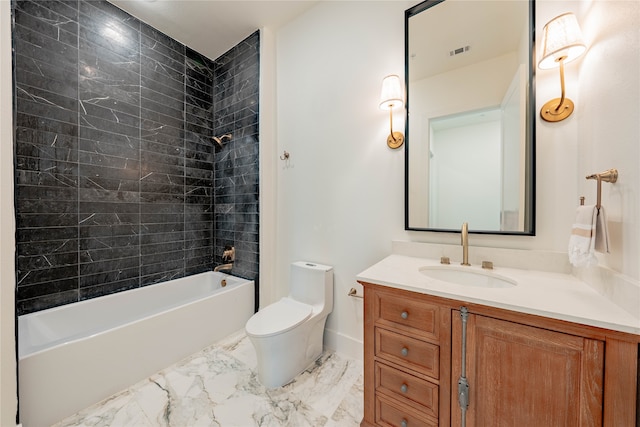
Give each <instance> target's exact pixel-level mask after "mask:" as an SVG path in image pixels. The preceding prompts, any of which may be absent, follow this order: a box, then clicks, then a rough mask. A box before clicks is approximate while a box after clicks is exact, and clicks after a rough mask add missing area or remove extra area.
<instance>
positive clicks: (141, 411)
mask: <svg viewBox="0 0 640 427" xmlns="http://www.w3.org/2000/svg"><path fill="white" fill-rule="evenodd" d="M255 366H256V356H255V351H254V350H253V347H252V345H251V342H250V341H249V339H248V338H247V337H246V335H245V334H244V332H243V331H241V332H238V333H235V334H232V335H231V336H229V337H227V338H226V339H224V340H222V341H221V342H219V343H217V344H215V345H213V346H211V347H208V348H206V349H204V350H203V351H201V352H199V353H196V354H194V355H193V356H191V357H189V358H187V359H185V360H183V361H182V362H180V363H178V364H176V365H174V366H172V367H169V368H167V369H165V370H163V371H161V372H159V373H158V374H156V375H153V376H151V377H150V378H148V379H147V380H145V381H141V382H140V383H138V384H135V385H133V386H132V387H130V388H129V389H127V390H124V391H122V392H120V393H118V394H116V395H114V396H112V397H110V398H109V399H106V400H104V401H103V402H100V403H98V404H96V405H94V406H92V407H90V408H87V409H85V410H83V411H81V412H79V413H77V414H75V415H73V416H71V417H69V418H67V419H65V420H63V421H61V422H59V423H58V424H56V425H55V426H56V427H69V426H94V427H100V426H113V427H144V426H149V427H151V426H223V427H227V426H239V427H249V426H264V427H267V426H268V427H277V426H295V427H303V426H327V427H356V426H359V424H360V421H361V420H362V414H363V410H364V408H363V389H364V386H363V376H362V370H363V365H362V362H361V361H356V360H352V359H347V358H344V357H342V356H340V355H337V354H335V353H332V352H325V354H323V356H322V357H321V358H320V359H319V360H318V361H317V362H316V364H315V365H314V366H312V367H311V368H309V369H307V370H306V371H304V372H303V373H301V374H300V375H298V376H297V377H296V378H295V379H294V380H293V381H292V382H291V383H289V384H287V385H285V386H284V387H281V388H276V389H270V390H269V389H265V388H264V386H262V385H261V384H260V383H259V381H258V379H257V374H256V370H255Z"/></svg>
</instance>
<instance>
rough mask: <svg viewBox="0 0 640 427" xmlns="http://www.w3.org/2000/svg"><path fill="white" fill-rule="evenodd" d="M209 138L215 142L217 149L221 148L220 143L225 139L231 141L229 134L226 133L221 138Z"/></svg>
mask: <svg viewBox="0 0 640 427" xmlns="http://www.w3.org/2000/svg"><path fill="white" fill-rule="evenodd" d="M211 138H212V139H213V140H214V141H215V143H216V144H218V147H220V148H222V147H223V144H222V141H224V139H225V138H226V139H231V134H230V133H226V134H224V135H222V136H212V137H211Z"/></svg>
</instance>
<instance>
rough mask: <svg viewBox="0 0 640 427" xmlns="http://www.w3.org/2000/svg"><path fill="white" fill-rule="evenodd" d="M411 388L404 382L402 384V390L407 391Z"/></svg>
mask: <svg viewBox="0 0 640 427" xmlns="http://www.w3.org/2000/svg"><path fill="white" fill-rule="evenodd" d="M408 390H409V387H408V386H407V385H406V384H402V385H401V386H400V391H401V392H403V393H406V392H407V391H408Z"/></svg>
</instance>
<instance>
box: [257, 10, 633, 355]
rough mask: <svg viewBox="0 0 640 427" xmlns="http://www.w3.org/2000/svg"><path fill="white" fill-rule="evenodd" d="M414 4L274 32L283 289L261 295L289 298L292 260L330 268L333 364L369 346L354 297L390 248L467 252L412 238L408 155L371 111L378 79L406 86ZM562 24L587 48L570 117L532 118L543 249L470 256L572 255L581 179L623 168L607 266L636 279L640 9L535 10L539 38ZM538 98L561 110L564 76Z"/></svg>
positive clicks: (505, 242) (335, 13)
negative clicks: (573, 21) (407, 32)
mask: <svg viewBox="0 0 640 427" xmlns="http://www.w3.org/2000/svg"><path fill="white" fill-rule="evenodd" d="M415 3H416V2H415V1H412V2H395V1H394V2H391V1H354V2H348V1H340V2H321V3H319V4H318V6H316V7H314V8H313V9H311V10H309V11H308V12H307V13H305V14H303V15H302V16H300V17H299V18H297V19H296V20H295V21H293V22H292V23H290V24H289V25H287V26H286V27H284V28H283V29H281V30H280V31H278V33H277V67H278V71H277V75H278V79H277V97H278V101H277V105H278V110H277V114H278V122H277V123H278V126H277V127H278V131H277V139H278V151H279V152H280V153H281V152H282V151H283V150H287V151H289V152H290V153H291V159H290V161H289V162H279V165H278V170H277V174H278V179H277V182H278V196H277V197H278V200H277V212H278V231H277V236H276V238H277V251H276V255H274V256H273V258H272V259H270V260H269V262H275V263H276V269H277V271H276V276H277V279H276V282H275V283H274V284H266V283H263V284H262V285H263V286H275V288H276V289H277V291H276V292H275V294H274V295H278V296H282V295H284V294H285V293H286V289H287V280H288V264H289V263H290V262H291V261H294V260H297V259H309V260H313V261H318V262H322V263H325V264H329V265H333V266H334V267H335V291H336V293H335V308H334V313H333V314H332V315H331V316H330V318H329V322H328V330H329V331H328V332H329V338H330V344H332V345H334V346H336V347H338V350H339V351H345V352H349V349H351V348H352V347H351V346H350V345H348V343H350V342H356V341H358V340H360V339H361V337H362V332H361V331H362V306H361V303H360V302H359V300H355V299H352V298H349V297H347V295H346V294H347V292H348V290H349V288H351V287H352V286H355V287H356V288H357V289H358V290H360V287H359V286H357V285H356V284H355V276H356V275H357V273H359V272H360V271H362V270H363V269H364V268H366V267H367V266H369V265H371V264H373V263H375V262H377V261H378V260H380V259H381V258H383V257H384V256H386V255H388V254H389V252H390V241H391V240H393V239H399V240H412V241H429V242H443V243H455V244H457V243H458V241H459V236H458V235H457V234H448V233H423V232H407V231H405V230H404V228H403V224H404V197H403V193H404V188H403V186H404V185H403V184H404V183H403V179H404V158H403V156H404V149H403V148H401V149H399V150H395V151H392V150H390V149H388V148H387V147H386V144H385V140H386V135H387V133H388V121H387V116H386V115H385V114H384V112H382V111H381V110H379V109H378V107H377V105H378V95H379V91H380V84H381V81H382V78H383V77H384V76H385V75H387V74H390V73H396V74H400V75H402V74H403V70H404V52H403V35H404V32H403V31H404V14H403V12H404V10H405V9H406V8H408V7H410V6H412V5H413V4H415ZM565 11H574V12H576V14H577V15H578V18H579V20H580V22H581V25H582V27H583V31H584V32H585V36H586V38H587V39H588V42H589V43H591V47H590V49H589V51H588V52H587V53H586V54H585V55H584V56H583V58H581V59H579V60H577V61H576V62H575V63H573V64H569V65H567V67H566V78H567V94H568V96H569V97H571V98H572V99H573V100H574V101H575V102H576V112H575V113H574V114H573V116H571V117H570V118H568V119H567V120H565V121H563V122H560V123H546V122H542V121H541V120H540V119H539V118H538V119H537V138H536V141H537V147H536V150H537V171H536V174H537V184H536V185H537V188H536V236H533V237H530V236H529V237H527V236H488V235H472V236H471V238H470V240H471V244H472V245H480V246H495V247H504V248H524V249H543V250H553V251H563V252H564V251H566V248H567V243H568V238H569V232H570V228H571V224H572V223H573V220H574V215H575V208H576V206H577V204H578V197H579V196H580V195H581V194H583V193H584V194H585V195H586V196H587V197H590V198H593V197H595V184H594V182H593V181H589V182H586V181H585V180H584V176H585V175H586V174H588V173H592V172H598V171H600V170H604V169H607V168H609V167H617V168H618V169H619V170H620V174H621V175H620V181H619V183H618V184H616V187H615V190H614V189H613V188H614V187H610V188H608V189H606V190H605V192H604V194H603V204H605V206H607V208H608V211H607V212H608V213H609V217H610V225H611V228H612V233H613V236H612V242H611V243H612V246H613V248H612V253H611V255H609V256H606V257H603V260H602V263H603V264H604V265H608V266H610V267H612V268H614V269H616V270H618V271H619V272H621V273H624V274H626V275H628V276H630V277H632V278H634V279H635V280H637V279H638V278H639V277H640V273H639V270H638V269H639V267H638V262H637V260H638V259H640V254H639V250H638V243H637V242H638V227H639V226H638V212H639V210H638V203H639V202H638V196H637V194H639V190H640V188H639V187H640V182H639V179H638V165H639V161H640V156H639V155H638V141H639V140H640V138H639V137H638V132H639V130H638V122H639V121H638V117H639V114H638V111H639V106H638V99H640V98H639V96H638V75H639V66H638V50H639V48H640V44H639V42H638V31H637V28H639V25H638V3H637V2H630V1H617V2H616V1H608V0H597V1H594V0H584V1H578V2H559V1H555V0H545V1H537V2H536V34H538V35H539V34H541V30H542V27H543V26H544V24H545V23H546V22H547V21H548V20H550V19H551V18H553V17H554V16H556V15H558V14H560V13H562V12H565ZM605 53H606V54H608V55H613V56H612V57H606V59H605V57H604V55H605ZM536 90H537V105H538V107H537V108H538V109H539V108H540V107H541V106H542V104H544V102H546V101H547V100H548V99H550V98H554V97H558V96H559V78H558V72H557V70H552V71H546V70H545V71H542V70H536ZM603 102H604V104H603ZM605 106H606V107H605ZM263 257H268V254H263ZM263 262H264V258H263ZM342 345H344V347H342Z"/></svg>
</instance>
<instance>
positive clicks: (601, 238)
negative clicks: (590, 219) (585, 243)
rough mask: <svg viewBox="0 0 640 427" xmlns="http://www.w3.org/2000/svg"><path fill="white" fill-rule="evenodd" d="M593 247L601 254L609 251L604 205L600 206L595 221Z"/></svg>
mask: <svg viewBox="0 0 640 427" xmlns="http://www.w3.org/2000/svg"><path fill="white" fill-rule="evenodd" d="M595 240H596V241H595V243H594V248H595V250H596V251H598V252H601V253H603V254H608V253H609V229H608V228H607V217H606V215H605V213H604V206H600V210H599V211H598V219H597V221H596V236H595Z"/></svg>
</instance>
